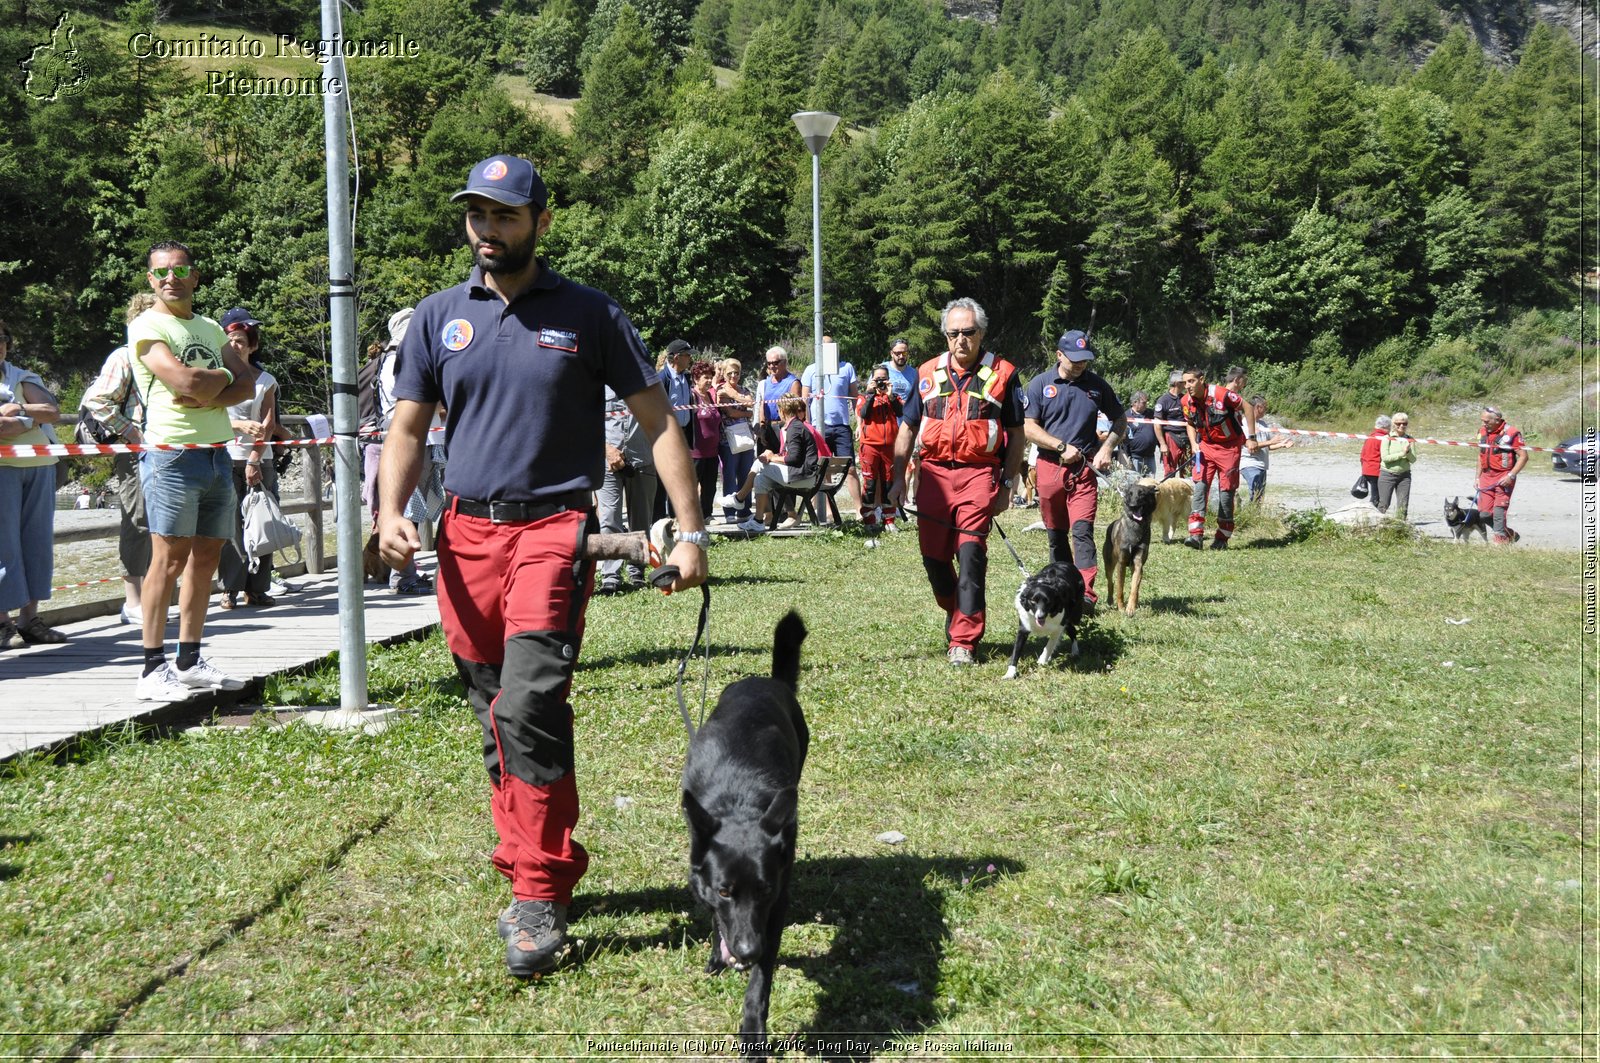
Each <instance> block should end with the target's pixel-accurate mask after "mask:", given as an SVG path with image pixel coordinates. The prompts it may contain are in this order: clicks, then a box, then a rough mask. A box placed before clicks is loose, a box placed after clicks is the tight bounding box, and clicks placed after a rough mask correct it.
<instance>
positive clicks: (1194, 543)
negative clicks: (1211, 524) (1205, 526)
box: [1183, 535, 1205, 550]
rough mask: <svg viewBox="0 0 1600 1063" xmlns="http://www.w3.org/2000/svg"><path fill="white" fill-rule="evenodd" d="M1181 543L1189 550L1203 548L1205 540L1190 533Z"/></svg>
mask: <svg viewBox="0 0 1600 1063" xmlns="http://www.w3.org/2000/svg"><path fill="white" fill-rule="evenodd" d="M1183 545H1184V546H1187V547H1188V548H1189V549H1191V550H1203V549H1205V540H1204V539H1202V538H1200V536H1198V535H1191V536H1189V537H1188V538H1187V539H1185V540H1184V541H1183Z"/></svg>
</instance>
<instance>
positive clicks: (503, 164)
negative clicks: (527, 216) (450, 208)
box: [450, 155, 549, 211]
mask: <svg viewBox="0 0 1600 1063" xmlns="http://www.w3.org/2000/svg"><path fill="white" fill-rule="evenodd" d="M464 196H483V197H484V198H485V199H492V200H494V201H495V202H496V203H504V204H505V205H506V206H508V207H523V206H527V205H529V204H532V205H533V208H534V210H536V211H540V210H543V209H544V207H545V203H546V202H547V201H548V199H549V196H548V195H547V194H546V192H545V189H544V178H542V177H540V176H539V171H538V170H535V169H534V168H533V163H531V162H529V161H528V160H527V159H523V158H518V157H517V156H515V155H491V156H490V157H489V158H487V159H484V160H483V161H482V162H480V163H478V165H476V166H474V167H473V168H472V175H471V176H470V177H468V178H467V187H465V188H463V189H462V190H461V191H459V192H457V193H456V194H455V195H453V196H451V197H450V199H451V200H452V201H454V200H457V199H461V198H462V197H464Z"/></svg>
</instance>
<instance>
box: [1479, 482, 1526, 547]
mask: <svg viewBox="0 0 1600 1063" xmlns="http://www.w3.org/2000/svg"><path fill="white" fill-rule="evenodd" d="M1509 475H1510V473H1508V472H1506V471H1505V470H1503V469H1481V470H1479V472H1478V512H1480V513H1483V514H1485V515H1487V516H1489V517H1490V518H1491V519H1492V520H1493V527H1494V540H1495V542H1497V543H1503V542H1507V541H1509V540H1510V539H1511V537H1512V535H1513V534H1514V533H1513V532H1512V531H1511V522H1510V521H1508V520H1507V519H1506V514H1507V513H1509V512H1510V511H1511V491H1512V489H1513V488H1515V487H1516V486H1517V481H1515V480H1512V481H1511V482H1510V483H1502V481H1503V480H1504V479H1505V478H1506V477H1507V476H1509Z"/></svg>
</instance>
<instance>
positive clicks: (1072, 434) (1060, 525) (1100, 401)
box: [1022, 329, 1128, 607]
mask: <svg viewBox="0 0 1600 1063" xmlns="http://www.w3.org/2000/svg"><path fill="white" fill-rule="evenodd" d="M1092 361H1094V349H1093V348H1092V347H1090V346H1089V337H1088V336H1087V335H1085V334H1084V333H1082V332H1079V331H1078V330H1076V329H1073V330H1072V331H1070V332H1066V333H1064V334H1062V336H1061V339H1059V340H1057V341H1056V371H1055V375H1054V376H1051V375H1050V374H1047V373H1040V374H1039V375H1038V376H1036V377H1034V378H1033V379H1032V380H1030V381H1029V382H1028V388H1027V390H1026V391H1025V392H1024V393H1023V396H1022V409H1023V431H1024V433H1025V434H1026V436H1027V440H1028V442H1030V443H1032V444H1034V445H1035V446H1037V447H1038V448H1039V464H1038V466H1037V467H1036V468H1037V476H1038V483H1039V513H1040V515H1041V516H1043V518H1044V526H1045V529H1046V534H1047V535H1048V536H1049V539H1050V560H1051V561H1054V562H1060V563H1061V564H1071V565H1073V566H1075V567H1076V568H1077V570H1078V572H1079V574H1080V575H1082V576H1083V601H1084V604H1085V605H1087V606H1090V607H1093V606H1094V604H1095V602H1096V601H1097V600H1098V599H1097V596H1096V594H1095V589H1094V578H1095V574H1096V573H1097V572H1098V571H1099V566H1098V564H1097V563H1096V559H1095V554H1094V520H1095V515H1096V513H1097V511H1098V503H1099V492H1100V481H1099V478H1098V477H1097V476H1096V475H1095V474H1096V473H1102V472H1107V471H1109V470H1110V468H1111V457H1112V454H1113V452H1115V451H1116V449H1117V444H1118V443H1120V442H1122V439H1123V437H1124V436H1125V435H1127V432H1128V417H1127V414H1126V413H1125V412H1124V411H1123V408H1122V403H1121V402H1120V401H1119V400H1118V399H1117V395H1116V391H1115V390H1114V389H1113V388H1112V387H1111V385H1110V384H1107V383H1106V382H1105V381H1104V380H1103V379H1102V378H1101V377H1100V375H1099V374H1098V373H1096V372H1094V371H1093V370H1091V369H1090V368H1089V363H1090V362H1092ZM1098 414H1104V415H1105V416H1106V419H1107V420H1109V421H1110V422H1111V428H1110V431H1109V432H1107V434H1106V437H1105V439H1104V440H1099V442H1098V446H1097V445H1096V441H1097V438H1098V433H1097V432H1096V430H1095V425H1096V423H1097V422H1098V420H1099V418H1098V416H1097V415H1098ZM1091 454H1092V455H1093V456H1092V457H1091V456H1090V455H1091Z"/></svg>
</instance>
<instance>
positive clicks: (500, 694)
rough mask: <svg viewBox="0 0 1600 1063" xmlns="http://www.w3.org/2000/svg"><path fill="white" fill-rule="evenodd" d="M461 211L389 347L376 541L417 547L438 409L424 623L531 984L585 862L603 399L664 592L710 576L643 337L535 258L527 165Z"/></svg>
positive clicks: (509, 951) (687, 474)
mask: <svg viewBox="0 0 1600 1063" xmlns="http://www.w3.org/2000/svg"><path fill="white" fill-rule="evenodd" d="M452 198H454V199H458V200H459V199H465V200H466V201H467V204H466V230H467V242H468V245H469V246H470V247H471V248H472V251H473V255H474V258H475V263H476V264H475V268H474V269H473V270H472V274H471V276H470V277H469V278H468V279H467V281H466V283H464V284H461V285H458V286H456V287H454V288H449V289H446V290H445V291H442V292H436V293H434V294H433V295H430V296H428V297H427V298H425V299H423V300H422V302H420V303H418V304H417V309H416V313H415V314H414V315H413V316H412V319H411V325H410V328H409V329H408V330H407V332H406V336H405V339H404V340H403V341H402V342H401V344H400V352H399V360H398V363H397V366H396V373H395V383H394V394H395V397H396V399H397V401H396V403H395V408H394V419H393V421H392V423H391V425H390V429H389V435H388V437H387V438H386V439H385V441H384V446H383V459H382V462H381V464H380V465H379V469H378V484H379V491H380V498H381V502H380V505H379V509H378V513H379V528H378V544H379V551H380V552H381V554H382V555H383V559H384V560H385V561H386V562H388V564H389V565H390V566H391V567H393V568H396V569H398V568H401V567H402V566H403V565H404V564H406V563H407V562H408V561H410V560H411V557H412V555H413V554H414V553H415V552H416V551H417V549H418V548H419V547H420V545H421V543H420V542H419V540H418V537H417V530H416V527H415V526H414V525H413V524H412V523H411V522H410V521H408V520H406V519H405V516H404V514H405V508H406V506H405V500H406V499H408V498H410V497H411V492H412V489H413V488H414V487H415V486H416V482H417V476H418V473H419V472H420V470H421V463H422V448H423V443H424V438H425V436H426V433H427V430H428V426H429V423H430V422H431V421H432V419H433V413H434V409H435V407H436V406H438V405H439V404H441V403H443V405H444V406H445V409H446V410H447V411H448V412H447V413H446V417H445V444H446V446H447V447H448V448H449V450H450V457H451V461H450V464H449V466H447V469H446V472H445V483H444V486H445V491H446V493H447V495H448V497H449V501H448V503H447V504H446V505H445V509H444V513H443V516H442V517H441V521H440V527H439V539H438V551H439V553H438V557H439V570H438V595H439V619H440V621H441V624H442V626H443V628H444V635H445V643H446V644H447V645H448V646H449V647H450V653H451V655H452V656H453V657H454V658H455V662H456V671H457V672H458V673H459V674H460V676H461V679H462V682H463V683H464V684H465V685H466V688H467V700H468V701H469V702H470V703H471V705H472V707H473V709H474V710H475V711H476V713H477V715H478V720H479V723H480V724H481V725H482V727H483V751H484V764H485V766H486V767H487V768H488V772H489V781H490V786H491V792H490V799H489V806H490V811H491V814H492V816H493V819H494V826H495V831H496V832H497V833H498V835H499V838H500V843H499V845H498V846H496V848H495V850H494V855H493V858H492V859H493V862H494V865H495V868H496V869H497V870H499V871H500V873H501V874H503V875H505V876H506V878H508V879H510V880H511V892H512V897H513V901H512V903H511V905H510V906H509V907H508V908H506V909H505V910H504V911H502V912H501V913H500V917H499V919H498V921H497V929H498V930H499V933H500V937H501V938H502V939H504V941H505V958H506V967H507V969H508V970H509V971H510V972H511V974H512V975H514V976H516V977H519V978H528V977H532V976H533V975H536V974H539V973H541V972H544V971H548V970H550V969H552V968H553V967H555V966H556V965H557V964H558V963H559V962H560V960H561V958H562V956H563V955H564V954H565V951H566V944H567V933H566V930H567V905H568V904H569V903H570V902H571V900H572V890H573V887H574V886H575V885H576V884H577V882H578V880H579V879H580V878H581V877H582V876H583V873H584V871H585V870H586V869H587V868H588V865H589V854H588V853H587V852H585V851H584V848H583V846H582V845H580V844H579V843H578V842H577V841H576V840H575V839H574V838H573V836H572V833H573V829H574V827H575V826H576V825H577V822H578V787H577V782H576V780H575V779H574V777H573V753H574V750H573V746H574V740H573V726H572V705H571V704H570V703H569V702H568V700H567V698H568V695H569V692H570V691H571V689H572V673H573V669H574V667H575V666H576V664H577V658H578V651H579V648H580V646H581V644H582V641H583V627H584V612H585V609H586V608H587V606H588V601H589V595H590V593H591V592H592V591H593V588H594V566H593V564H592V563H590V562H586V561H584V560H583V559H582V556H581V544H582V542H583V539H584V536H585V534H586V533H588V532H591V531H598V530H599V523H598V521H597V520H596V518H595V514H594V506H593V500H592V493H593V491H594V490H595V488H596V487H598V486H599V485H600V482H601V478H602V476H603V474H604V470H605V424H604V420H605V418H604V405H605V391H606V388H607V387H608V386H609V387H610V388H611V390H612V391H614V392H615V393H616V394H618V395H621V396H622V397H623V401H625V402H626V403H627V405H628V408H629V409H630V410H631V411H632V413H633V416H634V418H635V419H636V420H637V421H638V423H639V426H640V428H641V429H642V430H643V432H644V434H645V437H646V438H647V439H648V440H649V441H650V447H651V456H652V458H653V459H654V464H655V467H656V471H657V474H658V475H659V476H660V479H661V482H662V483H663V484H664V485H665V486H666V489H667V492H668V494H670V495H671V497H672V503H673V508H674V511H675V512H676V513H677V514H678V524H679V527H680V529H681V531H680V533H679V535H678V537H677V544H676V546H675V547H674V548H673V550H672V554H671V556H670V557H669V558H668V562H669V563H670V564H672V565H675V566H677V568H678V570H679V573H680V574H679V577H678V579H677V580H676V581H675V582H674V583H673V585H672V590H681V589H683V588H686V587H692V586H694V585H696V584H698V583H700V582H702V581H703V580H704V579H705V574H706V559H705V555H704V552H703V551H704V549H705V542H706V539H705V531H704V529H703V528H701V526H700V503H699V500H698V498H697V492H696V487H695V476H694V467H693V465H692V464H691V462H690V459H689V449H688V447H687V445H686V444H685V443H684V437H683V433H682V432H681V431H679V429H678V423H677V420H676V418H675V417H674V416H673V412H672V407H671V404H670V403H669V402H668V400H667V393H666V391H664V390H663V389H662V387H661V384H660V381H659V379H658V378H657V376H656V371H655V368H654V366H653V365H652V361H651V358H650V355H649V352H648V351H646V350H645V347H644V343H643V342H642V341H641V340H640V338H639V333H638V332H637V331H636V330H635V329H634V327H633V323H632V322H630V321H629V320H628V317H627V315H626V314H624V313H623V312H622V309H621V308H620V307H618V306H617V304H616V303H615V302H614V301H613V300H612V299H611V297H610V296H608V295H606V294H605V293H604V292H601V291H597V290H596V289H594V288H587V287H585V286H583V285H581V284H575V283H574V282H572V281H570V280H568V279H566V278H565V277H562V276H561V275H560V274H558V273H556V272H555V271H554V270H553V269H551V268H550V267H549V266H548V265H547V264H546V263H545V262H544V260H543V259H540V258H538V257H536V256H535V251H536V249H537V245H538V240H539V237H540V236H542V235H544V233H545V231H546V229H548V228H549V225H550V212H549V211H548V210H547V209H545V206H546V203H547V202H548V200H547V195H546V192H545V187H544V181H543V180H542V179H541V178H540V177H539V173H538V171H537V170H535V169H534V167H533V164H532V163H530V162H529V161H528V160H526V159H522V158H518V157H515V156H511V155H495V156H493V157H491V158H488V159H485V160H483V161H482V162H480V163H478V164H477V165H476V166H474V167H473V168H472V173H471V176H470V177H469V178H468V180H467V187H466V188H465V189H463V190H462V191H460V192H458V193H456V194H455V196H454V197H452Z"/></svg>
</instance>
